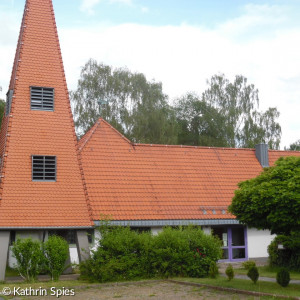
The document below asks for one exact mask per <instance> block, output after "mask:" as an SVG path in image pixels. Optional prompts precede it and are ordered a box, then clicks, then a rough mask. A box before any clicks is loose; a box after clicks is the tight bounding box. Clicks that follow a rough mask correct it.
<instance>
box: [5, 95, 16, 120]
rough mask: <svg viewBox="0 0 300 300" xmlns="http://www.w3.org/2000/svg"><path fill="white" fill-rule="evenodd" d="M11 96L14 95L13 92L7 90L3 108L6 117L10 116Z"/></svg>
mask: <svg viewBox="0 0 300 300" xmlns="http://www.w3.org/2000/svg"><path fill="white" fill-rule="evenodd" d="M13 94H14V90H9V91H8V92H7V94H6V107H5V114H6V115H9V114H10V108H11V101H12V96H13Z"/></svg>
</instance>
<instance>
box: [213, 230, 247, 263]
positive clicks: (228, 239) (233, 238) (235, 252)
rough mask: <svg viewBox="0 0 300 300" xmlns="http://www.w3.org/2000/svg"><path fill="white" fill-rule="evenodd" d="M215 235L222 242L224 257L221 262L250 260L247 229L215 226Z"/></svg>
mask: <svg viewBox="0 0 300 300" xmlns="http://www.w3.org/2000/svg"><path fill="white" fill-rule="evenodd" d="M211 229H212V231H213V235H216V236H217V237H218V238H219V239H220V240H221V241H222V250H223V256H222V259H221V260H226V261H244V260H247V259H248V251H247V229H246V227H243V226H232V227H223V226H222V227H221V226H213V227H212V228H211Z"/></svg>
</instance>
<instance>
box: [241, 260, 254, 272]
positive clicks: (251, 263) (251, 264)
mask: <svg viewBox="0 0 300 300" xmlns="http://www.w3.org/2000/svg"><path fill="white" fill-rule="evenodd" d="M242 265H243V267H244V269H245V270H250V268H251V267H256V263H255V261H253V260H248V261H244V262H243V263H242Z"/></svg>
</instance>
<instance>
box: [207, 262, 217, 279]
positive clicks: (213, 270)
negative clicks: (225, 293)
mask: <svg viewBox="0 0 300 300" xmlns="http://www.w3.org/2000/svg"><path fill="white" fill-rule="evenodd" d="M218 274H219V269H218V266H217V264H216V262H215V261H211V262H210V265H209V270H208V276H209V277H210V278H216V277H217V276H218Z"/></svg>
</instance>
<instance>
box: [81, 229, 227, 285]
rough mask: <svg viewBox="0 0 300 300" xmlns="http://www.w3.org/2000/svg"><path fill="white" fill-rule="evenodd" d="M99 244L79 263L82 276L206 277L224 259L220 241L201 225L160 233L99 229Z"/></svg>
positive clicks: (108, 278)
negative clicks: (89, 257) (203, 229)
mask: <svg viewBox="0 0 300 300" xmlns="http://www.w3.org/2000/svg"><path fill="white" fill-rule="evenodd" d="M100 233H101V241H99V243H100V244H99V247H98V248H97V250H95V251H93V252H92V255H91V259H89V260H87V261H85V262H83V263H81V264H80V272H81V278H83V279H88V280H91V281H99V282H106V281H121V280H132V279H136V278H155V277H160V278H161V277H163V278H164V277H170V276H189V277H204V276H207V275H208V271H209V267H210V265H211V262H216V261H217V260H218V259H220V258H221V254H222V252H221V242H220V240H219V239H217V238H216V237H213V236H210V235H205V234H204V233H203V231H202V230H201V229H200V228H199V227H198V228H197V227H185V228H178V229H174V228H170V227H167V228H165V229H164V230H163V231H162V232H160V233H159V234H158V235H156V236H153V235H151V233H146V232H144V233H138V232H136V231H132V230H130V228H124V227H107V226H103V227H102V228H100Z"/></svg>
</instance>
